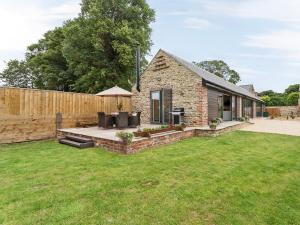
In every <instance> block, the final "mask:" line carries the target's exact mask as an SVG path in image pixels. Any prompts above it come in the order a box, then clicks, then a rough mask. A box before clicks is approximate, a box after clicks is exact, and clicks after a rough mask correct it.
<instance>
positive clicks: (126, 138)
mask: <svg viewBox="0 0 300 225" xmlns="http://www.w3.org/2000/svg"><path fill="white" fill-rule="evenodd" d="M116 136H117V137H118V138H120V139H122V141H123V142H125V143H126V144H131V143H132V139H133V136H134V135H133V133H131V132H127V131H120V132H118V133H117V134H116Z"/></svg>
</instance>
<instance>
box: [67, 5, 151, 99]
mask: <svg viewBox="0 0 300 225" xmlns="http://www.w3.org/2000/svg"><path fill="white" fill-rule="evenodd" d="M152 21H154V10H152V9H151V8H150V7H149V5H148V4H147V3H146V1H145V0H83V2H82V9H81V14H80V16H79V18H77V19H75V20H73V21H70V22H69V23H68V24H67V27H66V29H65V31H64V35H65V40H64V47H63V54H64V56H65V57H66V59H67V61H68V63H69V66H70V69H71V71H72V73H73V74H74V75H75V77H78V80H76V82H75V85H74V88H75V90H76V91H83V92H90V93H95V92H98V91H101V90H103V89H105V88H109V87H111V86H113V85H115V84H118V85H119V86H121V87H123V88H126V89H130V87H131V85H132V83H133V82H134V79H135V77H134V68H135V47H136V45H137V43H139V44H140V46H141V55H142V58H143V62H145V55H146V54H147V53H148V52H149V50H150V46H151V40H150V35H151V27H150V23H151V22H152Z"/></svg>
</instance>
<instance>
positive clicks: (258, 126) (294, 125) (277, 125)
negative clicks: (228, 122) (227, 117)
mask: <svg viewBox="0 0 300 225" xmlns="http://www.w3.org/2000/svg"><path fill="white" fill-rule="evenodd" d="M251 122H253V123H254V124H253V125H250V126H247V127H244V128H241V129H240V130H244V131H253V132H263V133H274V134H287V135H293V136H300V121H299V120H276V119H275V120H271V119H265V118H263V119H254V120H252V121H251Z"/></svg>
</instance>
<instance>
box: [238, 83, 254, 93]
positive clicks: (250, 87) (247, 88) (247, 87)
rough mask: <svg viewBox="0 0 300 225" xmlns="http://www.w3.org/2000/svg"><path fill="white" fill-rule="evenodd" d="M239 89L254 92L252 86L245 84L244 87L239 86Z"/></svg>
mask: <svg viewBox="0 0 300 225" xmlns="http://www.w3.org/2000/svg"><path fill="white" fill-rule="evenodd" d="M240 87H241V88H245V89H246V90H248V91H250V92H251V91H254V86H253V84H245V85H240Z"/></svg>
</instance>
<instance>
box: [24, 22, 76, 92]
mask: <svg viewBox="0 0 300 225" xmlns="http://www.w3.org/2000/svg"><path fill="white" fill-rule="evenodd" d="M63 29H64V27H60V28H55V29H54V30H51V31H48V32H47V33H46V34H44V37H43V38H42V39H40V40H39V41H38V43H36V44H32V45H30V46H29V47H28V48H27V49H28V50H27V53H26V59H27V62H28V65H29V66H30V68H31V70H32V72H33V74H34V75H35V77H36V79H35V81H34V84H35V87H37V88H41V89H50V90H64V91H69V90H71V89H72V85H73V84H74V83H75V79H76V78H75V77H74V76H73V74H72V73H71V72H70V71H69V69H68V63H67V60H66V58H65V57H64V56H63V53H62V48H63V46H62V44H63V41H64V39H65V37H64V33H63Z"/></svg>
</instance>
